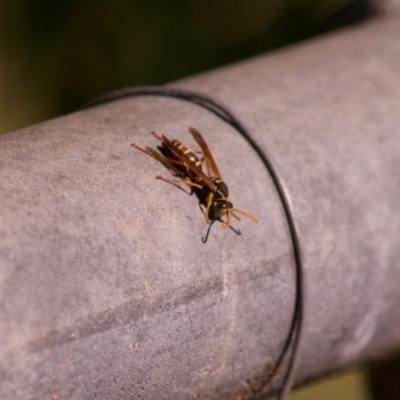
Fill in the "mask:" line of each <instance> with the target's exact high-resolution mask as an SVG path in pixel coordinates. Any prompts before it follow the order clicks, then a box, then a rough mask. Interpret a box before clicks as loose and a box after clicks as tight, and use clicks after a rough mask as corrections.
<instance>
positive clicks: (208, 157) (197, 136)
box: [188, 126, 222, 180]
mask: <svg viewBox="0 0 400 400" xmlns="http://www.w3.org/2000/svg"><path fill="white" fill-rule="evenodd" d="M188 129H189V132H190V133H191V134H192V136H193V138H194V140H195V141H196V142H197V143H198V145H199V146H200V147H201V150H203V153H204V159H205V161H206V163H207V167H208V169H209V171H210V172H211V174H212V175H213V176H215V177H216V178H219V179H221V180H222V176H221V174H220V172H219V170H218V167H217V164H216V163H215V161H214V157H213V156H212V154H211V150H210V149H209V147H208V144H207V143H206V141H205V140H204V138H203V136H202V135H201V133H200V132H199V131H198V130H197V129H196V128H193V127H191V126H189V128H188Z"/></svg>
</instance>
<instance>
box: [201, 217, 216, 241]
mask: <svg viewBox="0 0 400 400" xmlns="http://www.w3.org/2000/svg"><path fill="white" fill-rule="evenodd" d="M215 221H216V219H213V220H212V221H211V223H210V225H209V226H208V229H207V233H206V236H204V237H203V238H201V241H202V242H203V243H205V242H207V239H208V235H209V233H210V230H211V227H212V225H213V223H214V222H215Z"/></svg>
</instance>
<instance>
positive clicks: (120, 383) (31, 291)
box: [0, 15, 400, 399]
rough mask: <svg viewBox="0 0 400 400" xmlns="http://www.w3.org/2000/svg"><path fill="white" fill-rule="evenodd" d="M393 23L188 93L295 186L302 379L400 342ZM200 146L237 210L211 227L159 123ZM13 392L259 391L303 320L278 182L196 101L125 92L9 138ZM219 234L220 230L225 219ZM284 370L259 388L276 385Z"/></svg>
mask: <svg viewBox="0 0 400 400" xmlns="http://www.w3.org/2000/svg"><path fill="white" fill-rule="evenodd" d="M399 22H400V21H399V16H397V15H392V16H390V17H389V16H387V17H384V18H381V19H380V20H377V21H375V22H370V23H368V24H365V25H363V26H360V27H358V28H352V29H350V30H348V31H343V32H339V33H335V34H333V35H330V36H327V37H325V38H320V39H317V40H315V41H313V42H310V43H306V44H302V45H299V46H296V47H292V48H290V49H287V50H284V51H279V52H277V53H274V54H271V55H267V56H265V57H259V58H256V59H253V60H250V61H247V62H243V63H240V64H237V65H234V66H231V67H228V68H224V69H220V70H218V71H214V72H210V73H207V74H204V75H201V76H198V77H194V78H190V79H186V80H184V81H181V82H178V83H176V84H175V85H174V86H175V87H181V88H186V89H191V90H198V91H201V92H204V93H206V94H209V95H211V96H214V97H216V98H217V99H219V100H221V101H222V102H224V103H225V104H227V105H229V107H230V108H231V109H233V110H234V111H235V112H236V114H238V115H240V117H241V119H242V120H243V121H244V122H245V123H246V125H247V126H248V127H249V128H250V130H251V132H252V133H253V136H254V138H255V139H256V141H257V143H258V144H259V146H261V147H262V148H263V149H265V150H266V151H268V153H269V154H272V156H273V159H274V162H275V165H276V167H277V168H278V169H279V171H280V174H281V175H282V176H283V178H284V179H285V181H286V184H287V187H288V190H289V191H290V194H291V197H292V201H293V203H294V204H293V205H294V208H295V210H296V215H297V218H298V220H297V223H298V225H299V227H300V231H301V233H302V240H303V243H302V245H303V249H304V259H305V266H306V268H305V276H306V297H305V321H304V332H303V338H302V342H301V343H302V346H301V349H300V357H299V360H298V369H297V373H296V377H295V383H296V384H298V385H299V384H301V383H303V382H306V381H310V380H312V379H314V378H318V377H322V376H325V375H327V374H329V373H332V372H335V371H339V370H342V369H344V368H347V367H350V366H353V365H355V364H360V363H363V362H366V361H368V360H370V359H373V358H375V357H377V356H379V355H381V354H383V353H387V352H390V351H392V350H393V349H396V348H398V346H399V335H398V332H399V329H400V311H399V308H398V307H397V305H398V302H399V300H400V291H399V290H398V282H399V281H400V265H399V261H398V260H399V259H400V246H399V236H400V202H399V200H398V199H399V198H400V180H399V171H400V156H399V155H400V134H399V126H400V102H399V99H400V75H399V73H398V66H399V62H400V43H399V42H398V40H397V38H398V35H399V33H400V24H399ZM187 126H194V127H196V128H198V129H199V130H200V131H201V132H202V133H203V135H204V136H205V137H206V139H207V141H208V142H209V145H210V147H211V149H212V151H213V153H214V156H215V159H216V160H217V162H218V166H219V168H220V170H221V172H222V174H223V176H224V178H225V181H226V182H227V184H228V185H229V189H230V194H231V196H232V198H233V201H234V205H235V206H236V207H237V208H239V209H241V210H244V211H247V212H250V213H252V214H255V215H256V216H257V217H258V218H259V220H260V223H259V224H257V225H255V224H253V223H252V222H251V221H248V220H245V219H244V218H243V219H242V221H240V222H238V221H236V222H235V227H237V228H240V230H241V231H242V235H241V236H237V235H235V234H234V233H233V232H231V231H229V230H225V229H222V228H221V227H220V226H214V227H213V230H212V231H211V235H210V238H209V241H208V242H207V244H203V243H202V242H201V238H202V236H204V233H205V231H206V227H207V226H206V224H205V221H204V217H203V215H202V214H201V212H200V210H199V207H198V205H197V200H196V199H195V196H189V195H186V194H185V193H183V192H182V191H181V190H179V189H177V188H176V187H173V186H172V185H168V184H167V183H165V182H161V181H157V180H155V179H154V176H155V175H164V176H167V175H168V172H167V171H166V170H165V169H164V168H163V167H162V166H161V164H159V163H157V162H156V161H154V160H152V159H150V158H149V157H147V156H146V155H144V154H142V153H140V152H138V151H136V150H135V149H133V148H132V147H130V143H131V142H136V143H139V144H140V145H142V146H151V147H155V145H156V142H155V139H154V138H153V137H152V136H151V135H150V134H149V133H150V132H151V131H153V130H157V131H159V132H160V133H165V134H167V135H168V136H169V137H174V138H177V139H180V140H182V141H183V142H184V143H186V144H188V145H189V146H193V147H195V144H194V143H193V141H192V140H191V137H190V135H189V134H188V132H187V130H186V128H187ZM0 193H1V205H2V207H1V211H0V338H1V347H0V349H1V350H0V382H1V385H0V397H1V398H2V399H37V398H40V399H42V398H49V399H51V398H53V399H62V398H68V399H93V398H96V396H97V398H107V399H120V398H135V399H136V398H146V399H172V398H173V399H186V398H192V397H194V398H196V397H197V398H202V399H204V398H206V399H231V398H237V399H239V398H241V399H249V398H253V397H256V396H258V395H259V389H260V387H262V384H263V382H264V381H265V379H266V378H267V377H268V376H269V374H270V372H271V370H272V369H273V366H274V362H275V361H276V359H277V358H278V356H279V354H280V351H281V349H282V345H283V342H284V339H285V338H286V335H287V330H288V328H289V326H290V322H291V316H292V315H291V313H292V312H293V301H294V293H295V281H294V264H293V249H292V246H291V243H290V240H289V233H288V228H287V221H286V220H285V217H284V213H283V210H282V205H281V203H280V200H279V197H278V195H277V193H276V190H275V189H274V186H273V184H272V181H271V177H270V176H269V174H268V172H267V171H266V169H265V168H264V166H263V164H262V162H261V161H260V160H259V159H258V158H257V156H256V155H255V153H254V151H253V150H252V148H251V147H250V146H249V145H248V143H247V142H246V141H245V140H244V139H243V138H242V137H241V136H240V135H239V134H237V133H236V132H235V131H234V130H233V129H232V128H231V127H230V126H229V125H227V124H226V123H225V122H223V121H222V120H220V119H219V118H217V117H216V116H215V115H213V114H212V113H210V112H208V111H206V110H202V109H201V108H199V107H197V106H196V105H193V104H190V103H187V102H183V101H180V100H175V99H166V98H159V97H143V98H132V99H123V100H118V101H115V102H113V103H110V104H107V105H102V106H99V107H96V108H93V109H88V110H84V111H81V112H77V113H74V114H71V115H67V116H65V117H62V118H58V119H56V120H52V121H48V122H46V123H43V124H40V125H36V126H33V127H30V128H27V129H23V130H19V131H16V132H12V133H9V134H7V135H3V136H1V137H0ZM215 225H217V224H215ZM278 378H279V374H278V376H277V379H276V380H274V381H273V382H272V383H271V384H270V385H269V386H267V387H266V388H265V393H272V392H273V391H274V390H276V388H277V385H278V384H279V379H278Z"/></svg>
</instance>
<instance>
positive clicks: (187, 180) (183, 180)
mask: <svg viewBox="0 0 400 400" xmlns="http://www.w3.org/2000/svg"><path fill="white" fill-rule="evenodd" d="M156 179H159V180H160V181H164V182H168V183H172V184H175V183H182V182H183V183H186V185H188V186H190V187H195V188H198V189H202V186H201V185H198V184H197V183H193V182H192V181H191V180H189V179H183V178H180V179H167V178H164V177H163V176H160V175H157V176H156Z"/></svg>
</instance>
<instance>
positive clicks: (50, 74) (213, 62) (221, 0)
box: [0, 0, 377, 400]
mask: <svg viewBox="0 0 400 400" xmlns="http://www.w3.org/2000/svg"><path fill="white" fill-rule="evenodd" d="M376 11H377V9H376V4H375V2H372V0H371V1H368V0H268V1H266V0H247V1H243V0H241V1H239V0H229V1H228V0H170V1H165V0H131V1H128V0H79V1H78V0H57V1H54V0H13V1H4V2H0V88H1V90H0V133H4V132H7V131H10V130H14V129H18V128H21V127H23V126H27V125H31V124H34V123H36V122H40V121H43V120H46V119H49V118H53V117H56V116H58V115H61V114H65V113H68V112H71V111H73V110H76V109H77V108H79V107H80V106H81V105H82V104H84V103H85V102H87V101H88V100H90V99H92V98H94V97H96V96H99V95H101V94H103V93H105V92H107V91H110V90H114V89H118V88H122V87H126V86H135V85H155V84H162V83H166V82H170V81H174V80H177V79H180V78H183V77H185V76H189V75H192V74H196V73H200V72H203V71H205V70H209V69H213V68H217V67H218V66H221V65H226V64H228V63H232V62H236V61H239V60H241V59H244V58H248V57H251V56H254V55H257V54H260V53H264V52H267V51H270V50H272V49H275V48H278V47H282V46H285V45H289V44H292V43H295V42H297V41H301V40H304V39H306V38H310V37H312V36H314V35H318V34H321V33H324V32H326V31H329V30H332V29H335V28H339V27H341V26H343V25H347V24H351V23H357V22H361V21H363V20H364V19H366V18H368V17H369V16H370V15H371V14H374V13H375V12H376ZM368 393H369V392H368V389H367V381H366V379H365V376H364V374H362V373H360V372H357V373H350V374H347V375H344V376H341V377H339V378H333V379H330V380H328V381H325V382H324V383H322V384H316V385H312V386H310V387H307V388H304V389H301V390H299V391H297V392H296V393H294V394H293V395H292V396H291V397H290V399H291V400H317V399H318V400H319V399H324V400H331V399H332V400H333V399H341V400H369V394H368Z"/></svg>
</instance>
